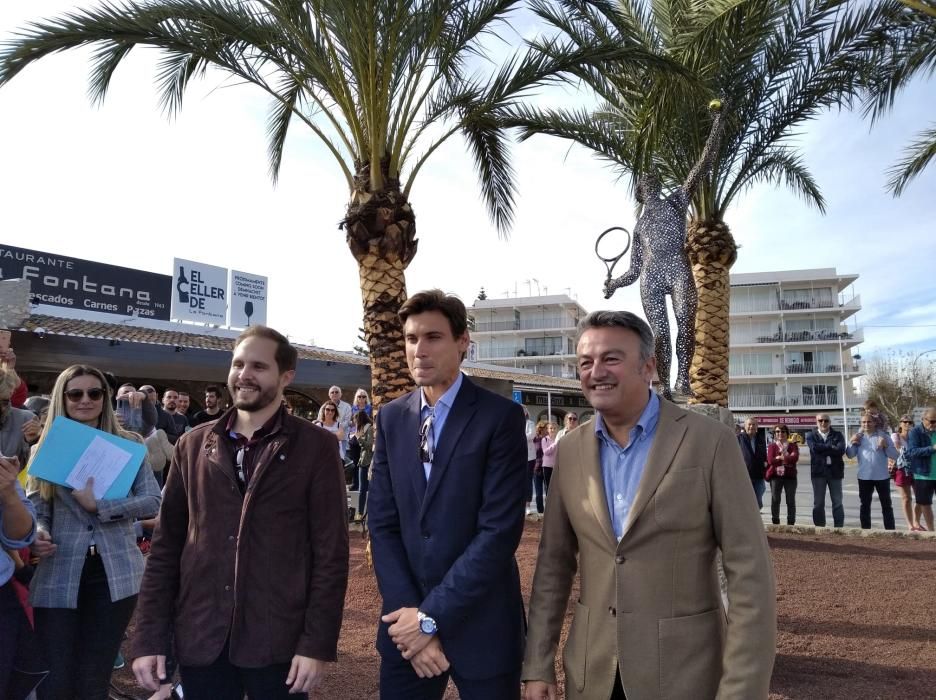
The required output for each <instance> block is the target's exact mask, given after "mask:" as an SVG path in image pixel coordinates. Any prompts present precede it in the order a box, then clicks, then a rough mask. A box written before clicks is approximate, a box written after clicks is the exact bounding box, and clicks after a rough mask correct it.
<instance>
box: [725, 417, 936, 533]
mask: <svg viewBox="0 0 936 700" xmlns="http://www.w3.org/2000/svg"><path fill="white" fill-rule="evenodd" d="M859 426H860V427H859V430H858V431H857V432H855V433H854V434H853V435H851V437H850V438H848V439H846V437H845V436H844V435H843V434H842V433H841V432H839V431H837V430H835V429H833V428H832V427H831V419H830V418H829V415H828V414H826V413H820V414H819V415H817V416H816V427H815V429H813V430H811V431H809V432H808V433H807V434H806V445H807V447H808V449H809V461H810V464H809V469H810V479H811V481H812V487H813V510H812V519H813V524H814V525H816V526H817V527H825V526H826V492H828V494H829V499H830V500H831V502H832V523H833V526H834V527H837V528H840V527H844V526H845V507H844V505H843V495H842V491H843V490H842V482H843V480H844V478H845V459H846V458H848V459H851V460H855V462H856V463H857V477H858V500H859V504H860V505H859V512H858V519H859V525H860V526H861V528H862V529H870V528H871V507H872V504H873V500H874V495H875V494H877V498H878V502H879V504H880V507H881V517H882V520H883V524H884V529H886V530H893V529H895V528H896V521H895V518H894V506H893V503H892V499H891V482H893V483H894V485H895V486H896V487H897V490H898V492H899V493H900V497H901V505H902V509H903V514H904V518H905V520H906V523H907V529H908V530H910V531H911V532H927V531H932V530H933V495H934V491H936V468H932V469H931V463H936V458H934V454H936V409H926V410H925V411H924V413H923V418H922V422H921V425H916V426H915V425H914V421H913V417H912V416H909V415H904V416H901V417H900V421H899V425H898V426H897V428H896V430H893V431H892V430H891V429H890V428H889V427H888V425H887V419H886V418H885V416H884V414H883V413H882V412H881V410H880V408H879V407H878V405H877V403H876V402H875V401H873V400H871V399H869V400H868V401H866V402H865V404H864V406H863V410H862V415H861V419H860V423H859ZM758 427H759V426H758V424H757V420H756V419H754V418H749V419H748V420H746V421H745V422H744V424H743V426H741V425H738V426H737V427H736V433H737V437H738V445H739V446H740V448H741V453H742V455H743V457H744V463H745V466H746V467H747V470H748V476H749V477H750V479H751V486H752V487H753V490H754V496H755V499H756V501H757V507H758V508H763V495H764V493H765V491H766V485H767V484H770V490H771V503H770V514H771V520H772V522H773V523H774V524H775V525H779V524H780V505H781V499H783V497H784V495H785V500H786V522H787V524H788V525H795V524H796V487H797V463H798V462H799V458H800V453H799V446H798V445H797V443H796V442H795V441H792V440H791V439H790V430H789V427H788V426H786V425H785V424H782V423H781V424H779V425H777V426H776V427H775V428H774V430H773V439H772V440H770V441H764V440H761V439H760V438H759V436H758ZM934 466H936V464H934ZM914 501H915V503H914Z"/></svg>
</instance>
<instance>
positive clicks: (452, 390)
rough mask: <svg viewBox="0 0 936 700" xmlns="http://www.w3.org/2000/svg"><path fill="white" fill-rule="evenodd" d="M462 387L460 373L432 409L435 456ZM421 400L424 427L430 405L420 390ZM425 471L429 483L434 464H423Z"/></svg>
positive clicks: (420, 416) (421, 417) (430, 437)
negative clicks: (447, 419)
mask: <svg viewBox="0 0 936 700" xmlns="http://www.w3.org/2000/svg"><path fill="white" fill-rule="evenodd" d="M461 385H462V373H461V372H459V373H458V378H457V379H456V380H455V382H454V383H453V384H452V386H450V387H449V388H448V389H446V391H445V393H444V394H442V396H440V397H439V400H438V401H436V402H435V406H433V407H432V408H433V409H434V413H435V416H434V418H433V419H432V429H431V430H430V431H429V445H430V446H431V447H432V450H431V452H432V453H433V454H435V447H436V445H438V444H439V438H440V437H441V436H442V428H444V427H445V420H446V418H448V414H449V411H451V410H452V404H453V403H455V397H456V396H458V390H459V389H461ZM419 399H420V401H419V405H420V408H419V424H420V425H422V422H423V421H424V420H426V416H428V415H429V403H428V402H427V401H426V393H425V392H424V391H423V390H422V389H420V390H419ZM423 470H424V471H425V472H426V481H427V482H428V481H429V472H431V471H432V462H423Z"/></svg>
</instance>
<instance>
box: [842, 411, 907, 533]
mask: <svg viewBox="0 0 936 700" xmlns="http://www.w3.org/2000/svg"><path fill="white" fill-rule="evenodd" d="M878 424H879V421H878V418H877V417H876V416H875V415H874V413H873V412H870V411H869V412H865V413H864V414H862V416H861V432H858V433H855V434H854V435H853V436H852V439H851V444H850V445H849V446H848V448H847V449H846V450H845V454H846V455H848V456H849V457H851V458H855V457H857V458H858V499H859V500H860V501H861V506H860V509H859V511H858V516H859V519H860V520H861V529H862V530H868V529H870V528H871V499H872V497H873V494H874V492H875V491H877V495H878V501H880V503H881V515H882V517H883V519H884V529H885V530H893V529H894V507H893V505H892V504H891V494H890V477H889V476H888V473H887V460H888V458H890V459H897V450H895V449H894V443H893V442H891V439H890V435H888V434H887V433H886V432H885V431H883V430H880V429H877V428H876V427H875V426H877V425H878Z"/></svg>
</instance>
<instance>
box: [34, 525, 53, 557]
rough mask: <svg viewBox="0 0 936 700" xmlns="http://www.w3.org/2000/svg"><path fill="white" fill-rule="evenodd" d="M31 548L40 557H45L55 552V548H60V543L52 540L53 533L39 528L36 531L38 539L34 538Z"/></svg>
mask: <svg viewBox="0 0 936 700" xmlns="http://www.w3.org/2000/svg"><path fill="white" fill-rule="evenodd" d="M29 548H30V550H31V551H32V553H33V554H34V555H36V556H37V557H39V558H40V559H45V558H46V557H51V556H52V555H53V554H55V550H56V549H58V545H57V544H55V543H53V542H52V535H50V534H49V533H48V532H46V531H45V530H39V531H38V532H37V533H36V539H35V540H33V543H32V544H31V545H30V546H29Z"/></svg>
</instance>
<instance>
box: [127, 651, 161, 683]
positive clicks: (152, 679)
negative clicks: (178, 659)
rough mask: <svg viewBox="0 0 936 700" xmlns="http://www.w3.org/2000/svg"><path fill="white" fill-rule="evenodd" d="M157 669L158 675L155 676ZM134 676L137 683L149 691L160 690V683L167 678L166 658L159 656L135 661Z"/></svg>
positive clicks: (145, 657) (142, 657)
mask: <svg viewBox="0 0 936 700" xmlns="http://www.w3.org/2000/svg"><path fill="white" fill-rule="evenodd" d="M154 667H155V670H156V673H155V675H154V674H153V669H154ZM133 675H134V676H136V680H137V683H139V684H140V686H141V687H143V688H146V689H147V690H159V686H160V681H164V680H167V678H166V657H165V656H164V655H162V654H159V655H157V656H141V657H139V658H136V659H134V660H133Z"/></svg>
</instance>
